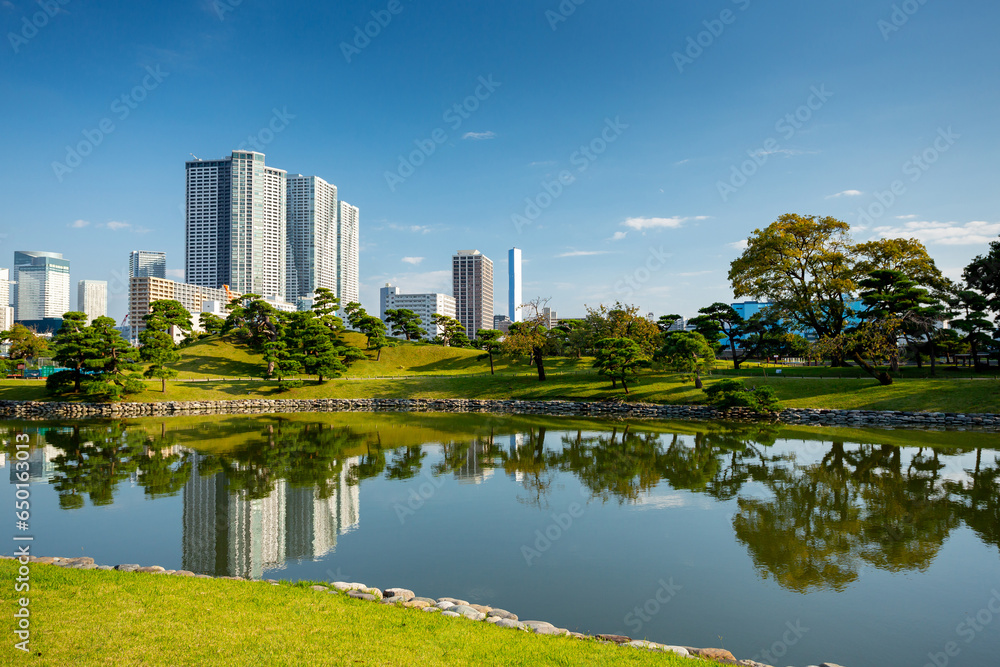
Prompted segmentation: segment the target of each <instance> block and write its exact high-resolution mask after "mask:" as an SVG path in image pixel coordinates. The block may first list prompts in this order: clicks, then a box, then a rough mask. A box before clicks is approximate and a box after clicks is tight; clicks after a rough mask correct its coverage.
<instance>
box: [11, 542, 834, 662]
mask: <svg viewBox="0 0 1000 667" xmlns="http://www.w3.org/2000/svg"><path fill="white" fill-rule="evenodd" d="M0 559H3V560H14V561H18V562H20V563H21V564H22V566H27V565H28V563H40V564H46V565H55V566H57V567H64V568H70V569H74V570H116V571H118V572H134V573H143V574H167V575H174V576H178V577H195V578H198V579H229V580H233V581H246V582H253V583H267V584H270V585H272V586H280V585H281V582H279V581H277V580H276V579H263V580H250V579H242V578H240V577H228V576H222V577H213V576H211V575H207V574H196V573H194V572H192V571H190V570H168V569H166V568H164V567H162V566H160V565H147V566H141V565H138V564H135V563H122V564H119V565H115V566H111V565H97V564H95V563H94V559H93V558H91V557H90V556H80V557H77V558H63V557H60V556H42V557H39V556H30V557H27V558H24V559H22V558H15V557H13V556H0ZM289 583H291V582H289ZM310 588H311V589H312V590H313V591H316V592H317V593H329V594H345V595H347V596H348V597H351V598H354V599H358V600H367V601H370V602H376V603H380V604H385V605H395V606H399V607H404V608H409V609H415V610H419V611H421V612H426V613H440V614H441V616H446V617H449V618H465V619H468V620H471V621H483V622H486V623H490V624H492V625H495V626H497V627H500V628H508V629H511V630H521V631H523V632H533V633H535V634H539V635H554V636H559V637H574V638H576V639H593V640H595V641H599V642H604V643H609V644H618V645H619V646H622V647H624V648H634V649H644V650H647V651H661V652H670V653H673V654H675V655H678V656H680V657H684V658H692V659H700V658H708V659H711V660H715V661H716V662H719V663H722V664H729V665H741V666H742V667H771V665H766V664H764V663H762V662H756V661H754V660H738V659H737V658H736V657H735V656H733V654H732V653H730V652H729V651H727V650H726V649H721V648H695V647H692V646H671V645H668V644H658V643H656V642H651V641H646V640H640V639H632V638H631V637H627V636H625V635H611V634H598V635H585V634H582V633H579V632H571V631H569V630H567V629H565V628H560V627H557V626H555V625H553V624H552V623H548V622H546V621H521V620H519V619H518V617H517V614H513V613H511V612H509V611H507V610H505V609H498V608H494V607H490V606H488V605H480V604H473V603H470V602H468V601H466V600H460V599H458V598H451V597H441V598H436V599H435V598H427V597H417V595H416V594H415V593H414V592H413V591H411V590H409V589H408V588H376V587H373V586H366V585H364V584H360V583H356V582H346V581H333V582H330V584H329V586H321V585H314V586H310ZM696 664H697V663H694V662H692V665H696ZM809 667H841V666H840V665H837V664H835V663H832V662H824V663H821V664H819V665H810V666H809Z"/></svg>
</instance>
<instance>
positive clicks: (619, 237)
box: [607, 232, 628, 241]
mask: <svg viewBox="0 0 1000 667" xmlns="http://www.w3.org/2000/svg"><path fill="white" fill-rule="evenodd" d="M626 236H628V232H615V233H614V234H612V235H611V238H609V239H607V240H608V241H621V240H622V239H624V238H625V237H626Z"/></svg>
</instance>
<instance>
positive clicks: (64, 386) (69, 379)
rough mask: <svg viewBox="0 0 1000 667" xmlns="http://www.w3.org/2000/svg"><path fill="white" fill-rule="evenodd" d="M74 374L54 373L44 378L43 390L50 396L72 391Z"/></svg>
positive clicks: (69, 372)
mask: <svg viewBox="0 0 1000 667" xmlns="http://www.w3.org/2000/svg"><path fill="white" fill-rule="evenodd" d="M75 378H76V373H75V372H73V371H56V372H55V373H53V374H52V375H50V376H48V377H47V378H45V388H46V389H47V390H48V391H49V393H52V394H61V393H64V392H67V391H73V385H74V379H75Z"/></svg>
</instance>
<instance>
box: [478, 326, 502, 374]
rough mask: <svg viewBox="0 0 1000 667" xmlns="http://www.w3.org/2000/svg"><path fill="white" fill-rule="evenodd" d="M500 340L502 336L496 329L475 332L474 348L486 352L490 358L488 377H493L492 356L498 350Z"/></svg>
mask: <svg viewBox="0 0 1000 667" xmlns="http://www.w3.org/2000/svg"><path fill="white" fill-rule="evenodd" d="M502 338H503V334H502V333H500V332H499V331H497V330H496V329H480V330H479V331H477V332H476V347H478V348H479V349H480V350H483V351H484V352H486V355H487V356H488V357H489V358H490V375H495V373H494V370H493V354H494V353H495V352H498V351H499V350H500V348H501V346H502V342H501V339H502ZM480 358H482V357H480Z"/></svg>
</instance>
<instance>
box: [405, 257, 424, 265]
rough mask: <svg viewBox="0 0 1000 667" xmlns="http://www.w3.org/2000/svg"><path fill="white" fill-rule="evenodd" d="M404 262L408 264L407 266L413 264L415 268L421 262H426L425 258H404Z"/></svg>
mask: <svg viewBox="0 0 1000 667" xmlns="http://www.w3.org/2000/svg"><path fill="white" fill-rule="evenodd" d="M403 261H404V262H406V263H407V264H412V265H413V266H416V265H417V264H419V263H420V262H422V261H424V258H423V257H404V258H403Z"/></svg>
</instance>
